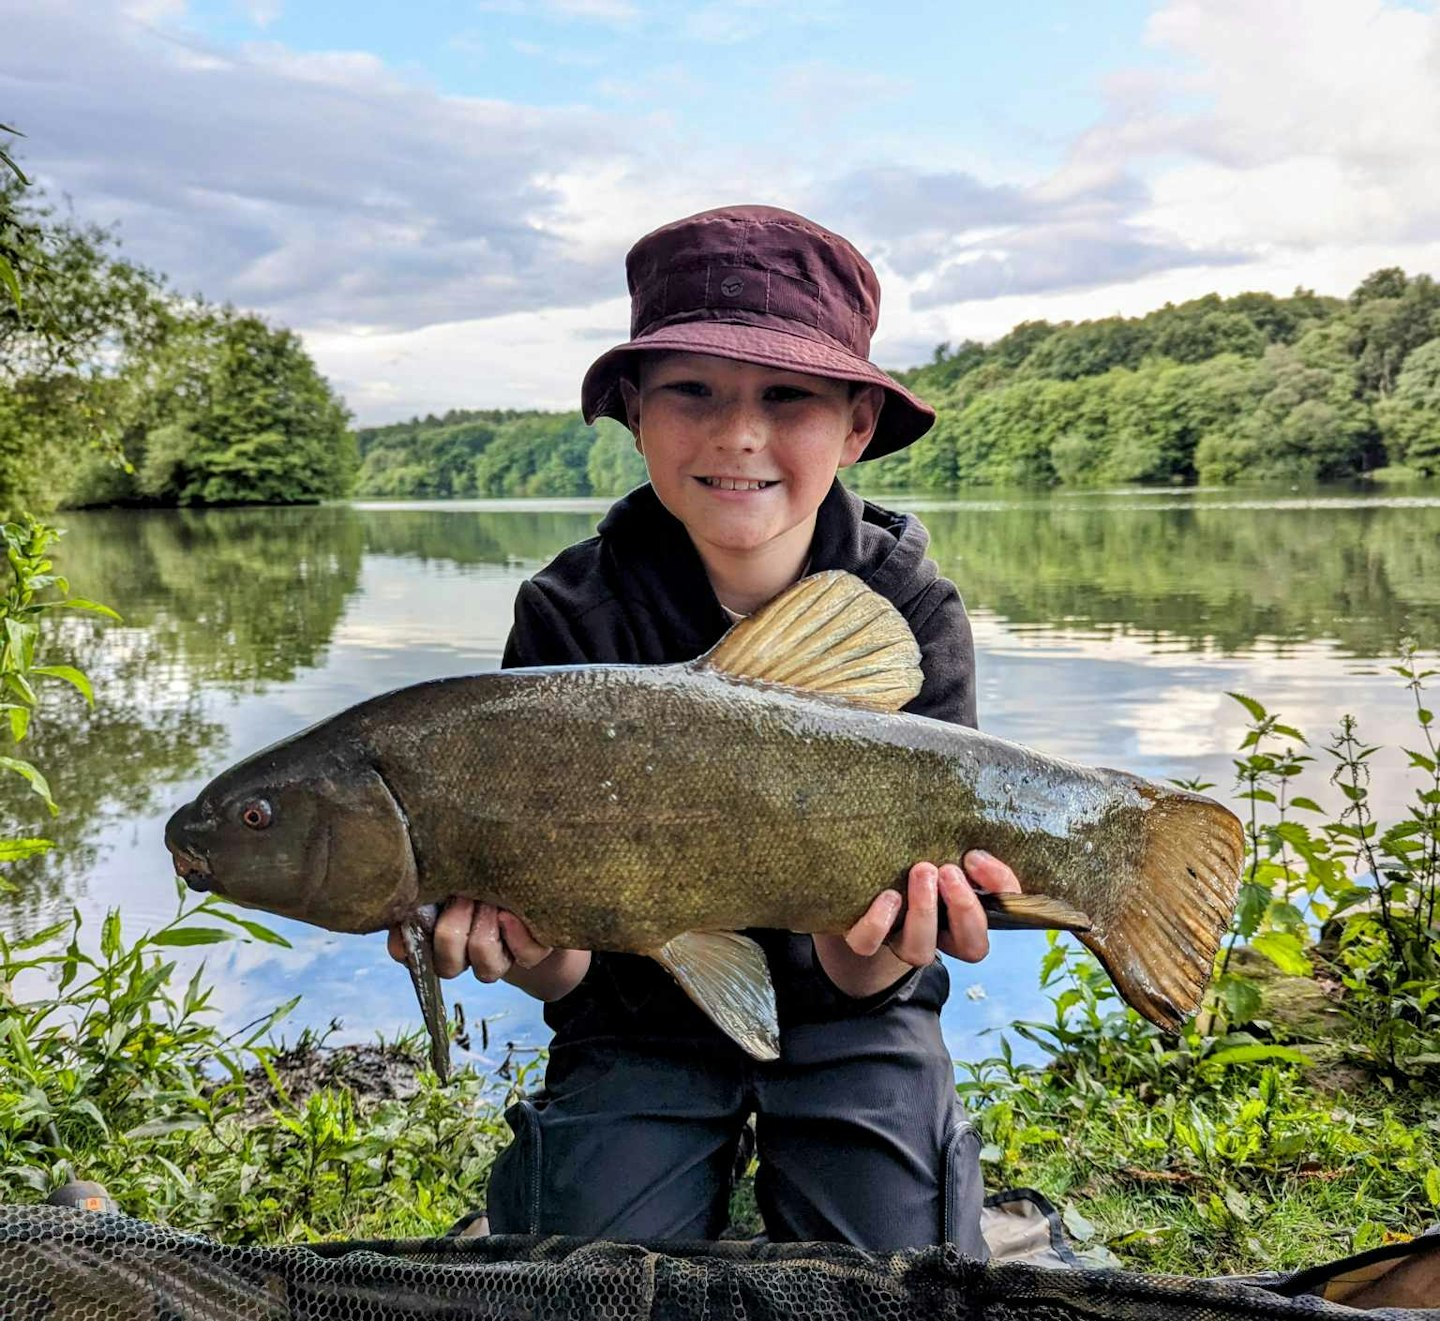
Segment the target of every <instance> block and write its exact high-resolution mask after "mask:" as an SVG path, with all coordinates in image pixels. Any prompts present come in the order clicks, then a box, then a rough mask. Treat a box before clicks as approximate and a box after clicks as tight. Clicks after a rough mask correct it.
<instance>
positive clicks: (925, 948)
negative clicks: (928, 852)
mask: <svg viewBox="0 0 1440 1321" xmlns="http://www.w3.org/2000/svg"><path fill="white" fill-rule="evenodd" d="M938 881H939V873H938V871H937V870H936V868H935V864H934V863H930V862H917V863H916V864H915V865H914V866H913V867H911V868H910V883H909V885H908V886H907V889H908V890H909V893H910V902H909V906H908V907H907V909H906V912H905V925H904V926H903V927H902V928H901V930H900V939H899V940H897V941H895V943H894V944H893V945H891V946H890V950H891V952H892V953H893V954H894V955H895V957H896V958H897V959H903V960H904V961H905V962H906V963H908V964H910V965H911V966H912V967H916V968H923V967H924V966H925V965H926V964H928V963H934V962H935V933H936V929H937V918H936V912H937V910H938V908H939V891H938V888H937V887H938Z"/></svg>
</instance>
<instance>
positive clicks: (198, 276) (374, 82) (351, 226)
mask: <svg viewBox="0 0 1440 1321" xmlns="http://www.w3.org/2000/svg"><path fill="white" fill-rule="evenodd" d="M81 9H83V10H84V11H85V13H84V17H83V20H82V17H81V14H80V10H81ZM7 22H8V25H9V26H8V29H7V37H8V38H9V40H7V47H6V48H7V50H23V51H24V52H25V60H24V63H23V65H12V66H11V67H10V68H8V69H3V66H0V86H4V87H6V89H7V91H9V92H10V93H12V95H11V96H10V97H7V101H9V103H11V104H14V105H16V106H17V109H18V110H19V111H22V112H23V114H22V115H21V116H20V117H21V118H22V123H21V124H20V125H18V126H19V127H21V128H26V126H27V125H30V126H32V127H31V136H30V138H29V139H28V140H27V142H26V143H25V146H26V152H27V155H26V160H27V162H28V163H29V164H30V165H32V166H34V167H35V168H36V171H37V173H38V174H39V176H40V178H41V180H42V182H43V183H45V184H46V185H48V186H50V187H52V188H56V189H63V190H64V191H65V192H67V193H69V194H71V195H73V196H74V197H75V198H76V199H77V206H78V209H79V210H80V212H81V214H83V215H85V216H88V217H91V218H95V219H98V220H102V221H106V222H108V221H112V220H118V221H119V222H120V225H121V235H122V239H123V241H124V244H125V248H126V252H127V254H128V255H130V256H132V257H134V258H136V259H138V260H141V261H143V262H146V263H147V264H149V265H152V266H154V267H156V268H157V269H160V270H163V271H166V272H168V273H169V274H171V275H172V276H173V277H174V278H175V281H176V283H177V285H178V286H179V287H180V288H181V290H182V291H183V292H187V293H188V292H193V291H201V292H203V293H205V294H206V295H207V296H209V297H211V298H215V299H230V300H233V301H235V302H238V303H240V304H242V305H246V306H253V307H258V308H260V309H261V310H263V311H265V312H267V313H269V314H271V315H273V316H276V317H278V318H280V319H282V320H285V321H288V322H290V323H291V324H298V325H300V326H305V327H313V326H323V325H326V324H343V325H357V324H358V325H370V326H383V327H397V326H407V325H409V326H415V325H426V324H432V323H436V322H441V321H452V320H455V319H456V318H459V317H462V316H491V315H500V314H506V313H510V312H513V311H515V310H517V309H520V308H527V307H529V308H535V307H545V306H556V305H565V304H585V303H589V302H593V301H594V300H595V299H597V298H601V297H604V296H606V295H609V294H612V293H613V292H614V291H615V289H616V288H617V286H618V285H619V275H618V273H617V272H616V270H615V269H614V267H613V265H611V264H609V263H606V264H605V265H604V266H603V267H601V266H592V265H587V264H585V263H584V262H579V261H577V260H575V258H574V257H573V256H572V255H571V254H570V253H569V252H568V251H567V250H566V249H565V248H564V246H563V244H560V243H559V242H558V241H557V240H556V239H555V237H554V236H553V235H552V234H551V232H550V230H549V229H548V228H547V226H548V225H549V223H550V222H551V221H552V220H554V219H556V218H557V216H558V209H559V207H560V205H561V202H562V198H561V197H560V195H559V194H558V193H556V192H555V190H553V189H552V188H550V187H548V186H547V185H546V184H545V182H544V177H545V176H546V175H547V174H549V173H552V172H554V171H557V170H574V171H582V170H584V169H585V168H592V167H593V168H597V169H600V168H604V167H605V165H606V163H607V162H609V161H612V160H615V159H620V158H623V157H625V156H626V155H629V154H631V153H632V148H631V147H630V145H629V141H630V139H631V138H632V137H633V136H635V132H634V126H633V125H629V124H627V123H625V121H622V120H620V119H618V118H616V117H615V116H602V115H599V114H596V113H593V112H590V111H586V110H583V109H556V110H537V109H533V108H528V107H523V106H516V105H511V104H506V103H503V102H497V101H486V100H480V99H478V98H466V97H457V96H442V95H440V94H439V93H437V92H435V91H434V90H432V89H431V88H428V87H426V86H423V85H420V84H418V83H417V82H415V81H412V80H407V79H405V78H402V77H401V76H399V75H398V74H397V73H396V72H395V71H394V70H393V69H391V68H390V67H388V66H387V65H386V64H384V62H382V61H381V60H379V59H378V58H377V57H375V56H374V55H372V54H370V53H368V52H360V51H330V52H323V53H315V54H309V53H298V52H295V51H291V50H287V49H286V48H284V47H282V46H278V45H276V44H274V43H266V44H255V45H251V46H248V47H245V48H243V49H240V50H238V51H237V50H227V49H217V48H212V47H209V46H206V45H205V44H203V43H201V42H198V41H196V40H195V39H194V38H193V37H190V36H188V35H185V34H183V33H177V32H176V31H174V30H173V29H169V28H165V29H158V30H157V29H156V28H154V27H152V26H150V25H148V24H142V23H138V22H136V21H134V20H132V19H128V18H126V17H125V16H124V15H123V14H121V13H119V12H118V11H116V10H111V11H110V12H109V13H108V14H107V13H106V12H105V11H103V10H102V9H101V8H100V7H99V6H94V5H88V4H87V5H81V4H79V3H78V0H72V2H71V3H57V4H53V5H48V6H46V7H45V8H44V9H43V10H39V9H35V10H28V11H22V12H20V13H17V14H15V15H12V16H11V17H10V18H9V19H8V20H7ZM200 107H203V109H204V113H203V114H202V113H199V108H200Z"/></svg>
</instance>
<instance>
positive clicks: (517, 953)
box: [499, 909, 554, 968]
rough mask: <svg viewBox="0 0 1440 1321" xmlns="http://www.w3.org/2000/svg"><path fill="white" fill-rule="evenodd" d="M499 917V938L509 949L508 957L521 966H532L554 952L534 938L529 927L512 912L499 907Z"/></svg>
mask: <svg viewBox="0 0 1440 1321" xmlns="http://www.w3.org/2000/svg"><path fill="white" fill-rule="evenodd" d="M499 918H500V938H501V939H502V940H503V941H504V942H505V947H506V948H507V949H508V950H509V951H510V957H511V958H512V959H514V960H515V962H516V963H518V964H519V965H520V966H521V967H522V968H533V967H535V965H536V964H537V963H543V962H544V961H545V960H546V959H548V958H549V957H550V955H551V954H552V953H553V952H554V951H553V950H552V949H551V947H550V946H549V945H542V944H541V943H540V942H539V941H538V940H536V939H535V937H534V936H533V935H532V934H531V932H530V928H529V927H528V926H526V925H525V923H524V922H523V921H522V920H521V919H520V918H519V917H517V916H516V915H515V914H514V913H511V912H507V911H505V910H504V909H501V910H500V913H499Z"/></svg>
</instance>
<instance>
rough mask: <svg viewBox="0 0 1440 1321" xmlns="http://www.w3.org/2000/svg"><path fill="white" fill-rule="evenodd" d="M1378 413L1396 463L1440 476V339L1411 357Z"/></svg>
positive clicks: (1381, 428)
mask: <svg viewBox="0 0 1440 1321" xmlns="http://www.w3.org/2000/svg"><path fill="white" fill-rule="evenodd" d="M1377 413H1378V415H1379V420H1380V431H1381V435H1382V436H1383V437H1384V441H1385V447H1386V450H1387V452H1388V454H1389V456H1390V458H1391V460H1392V461H1393V462H1395V463H1403V464H1405V465H1407V466H1408V467H1411V468H1414V469H1415V470H1416V471H1417V472H1420V473H1423V474H1424V475H1425V476H1426V477H1433V476H1435V475H1436V474H1440V339H1432V340H1430V341H1429V342H1428V343H1426V344H1422V345H1421V346H1420V347H1419V348H1417V349H1416V350H1415V351H1414V352H1413V353H1411V354H1410V356H1409V357H1408V358H1407V359H1406V361H1405V366H1404V368H1402V370H1401V372H1400V375H1399V377H1398V378H1397V380H1396V382H1395V391H1394V393H1393V394H1392V395H1391V396H1390V397H1389V398H1388V399H1384V400H1381V402H1380V404H1379V406H1378V408H1377Z"/></svg>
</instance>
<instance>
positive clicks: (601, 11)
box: [475, 0, 640, 26]
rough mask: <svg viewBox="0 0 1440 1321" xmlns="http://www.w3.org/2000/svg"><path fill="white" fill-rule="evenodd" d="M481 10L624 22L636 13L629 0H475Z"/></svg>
mask: <svg viewBox="0 0 1440 1321" xmlns="http://www.w3.org/2000/svg"><path fill="white" fill-rule="evenodd" d="M475 8H476V9H478V10H479V11H480V12H481V13H483V14H518V15H525V16H532V15H535V14H540V15H542V16H545V17H550V18H560V19H570V18H578V19H582V20H585V21H588V22H594V23H611V24H619V25H621V26H625V25H627V24H629V23H632V22H634V21H635V20H636V19H637V18H639V17H640V10H639V8H638V6H636V5H634V4H632V3H631V0H479V3H478V4H476V6H475Z"/></svg>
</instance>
